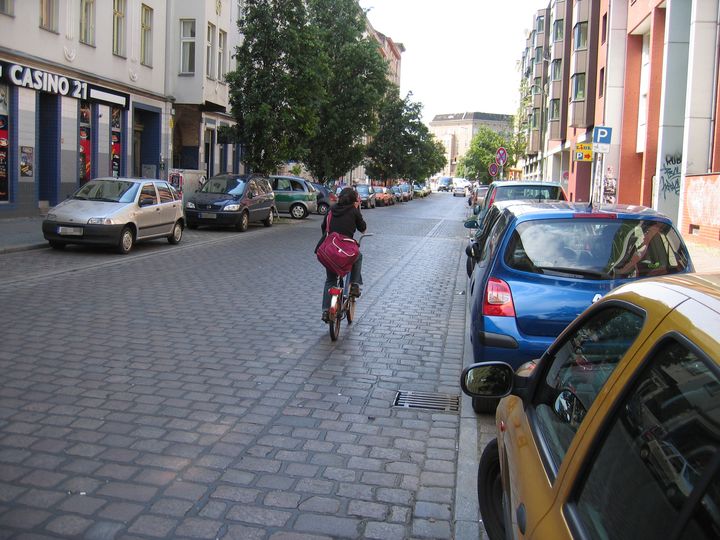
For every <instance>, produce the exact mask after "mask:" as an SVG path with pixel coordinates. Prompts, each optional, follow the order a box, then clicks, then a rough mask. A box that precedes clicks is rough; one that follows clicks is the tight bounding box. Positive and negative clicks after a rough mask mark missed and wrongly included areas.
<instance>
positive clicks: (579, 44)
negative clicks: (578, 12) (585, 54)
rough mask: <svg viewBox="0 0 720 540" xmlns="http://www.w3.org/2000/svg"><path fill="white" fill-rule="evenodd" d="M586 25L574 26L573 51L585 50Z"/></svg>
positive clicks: (585, 23)
mask: <svg viewBox="0 0 720 540" xmlns="http://www.w3.org/2000/svg"><path fill="white" fill-rule="evenodd" d="M587 31H588V23H587V21H585V22H579V23H577V24H576V25H575V50H576V51H579V50H581V49H587Z"/></svg>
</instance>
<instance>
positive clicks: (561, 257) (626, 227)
mask: <svg viewBox="0 0 720 540" xmlns="http://www.w3.org/2000/svg"><path fill="white" fill-rule="evenodd" d="M692 271H693V267H692V263H691V261H690V256H689V254H688V251H687V248H686V246H685V244H684V242H683V240H682V238H681V237H680V234H679V233H678V232H677V230H676V229H675V228H674V227H673V224H672V221H670V219H668V218H667V217H665V216H663V215H662V214H659V213H657V212H655V211H654V210H652V209H649V208H644V207H638V206H626V205H617V206H605V207H602V208H601V209H600V210H594V209H592V208H588V206H587V204H586V203H567V202H555V203H536V202H530V201H515V202H514V203H507V205H506V206H504V208H502V209H501V210H499V214H498V216H497V218H496V220H495V222H494V224H493V225H492V228H491V229H490V230H489V232H488V234H487V238H486V240H485V242H484V244H483V245H482V247H481V248H480V255H479V260H478V263H477V264H476V265H475V268H474V270H473V272H472V275H471V277H470V281H469V284H468V296H469V309H470V321H471V322H470V341H471V343H472V347H473V355H474V358H475V361H476V362H482V361H486V360H497V361H503V362H508V363H510V364H511V365H512V366H513V367H515V368H517V367H518V366H519V365H520V364H522V363H524V362H528V361H530V360H533V359H535V358H539V357H540V355H541V354H542V353H543V351H545V349H547V347H548V346H549V345H550V344H551V343H552V342H553V340H554V339H555V337H557V336H558V334H560V332H562V330H563V329H564V328H565V327H566V326H567V325H568V324H569V323H570V322H571V321H572V320H573V319H574V318H575V317H577V316H578V315H579V314H580V313H581V312H582V311H583V310H584V309H585V308H586V307H587V306H588V305H590V304H591V303H593V302H595V301H597V300H598V299H599V298H601V297H602V296H603V295H605V294H607V293H608V292H609V291H610V290H612V289H614V288H615V287H617V286H618V285H621V284H623V283H625V282H627V281H631V280H634V279H638V278H644V277H651V276H659V275H663V274H675V273H683V272H692ZM496 404H497V402H496V401H495V402H483V401H482V400H473V408H474V409H475V410H476V412H488V411H492V410H494V407H495V405H496Z"/></svg>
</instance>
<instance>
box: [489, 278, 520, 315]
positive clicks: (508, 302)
mask: <svg viewBox="0 0 720 540" xmlns="http://www.w3.org/2000/svg"><path fill="white" fill-rule="evenodd" d="M483 315H485V316H488V317H514V316H515V304H513V299H512V292H511V291H510V286H509V285H508V284H507V283H505V282H504V281H503V280H502V279H497V278H490V279H489V280H488V284H487V286H486V287H485V297H484V298H483Z"/></svg>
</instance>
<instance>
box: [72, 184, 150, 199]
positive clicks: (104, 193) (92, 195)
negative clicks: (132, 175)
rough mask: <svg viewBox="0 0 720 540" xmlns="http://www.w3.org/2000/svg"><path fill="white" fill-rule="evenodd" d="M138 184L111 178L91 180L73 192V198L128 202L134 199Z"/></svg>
mask: <svg viewBox="0 0 720 540" xmlns="http://www.w3.org/2000/svg"><path fill="white" fill-rule="evenodd" d="M139 186H140V184H138V183H136V182H128V181H127V180H115V179H112V178H107V179H99V180H91V181H90V182H88V183H87V184H85V185H84V186H83V187H81V188H80V189H78V190H77V191H76V192H75V194H74V195H73V199H81V200H87V201H105V202H119V203H128V202H132V201H134V200H135V195H137V191H138V187H139Z"/></svg>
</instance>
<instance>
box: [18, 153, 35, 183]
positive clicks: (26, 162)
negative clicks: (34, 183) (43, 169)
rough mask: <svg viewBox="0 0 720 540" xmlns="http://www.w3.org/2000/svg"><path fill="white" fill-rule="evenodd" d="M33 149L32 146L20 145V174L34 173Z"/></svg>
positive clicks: (28, 174) (29, 174) (30, 174)
mask: <svg viewBox="0 0 720 540" xmlns="http://www.w3.org/2000/svg"><path fill="white" fill-rule="evenodd" d="M33 150H34V148H33V147H32V146H21V147H20V176H32V175H33Z"/></svg>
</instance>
